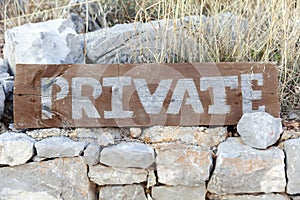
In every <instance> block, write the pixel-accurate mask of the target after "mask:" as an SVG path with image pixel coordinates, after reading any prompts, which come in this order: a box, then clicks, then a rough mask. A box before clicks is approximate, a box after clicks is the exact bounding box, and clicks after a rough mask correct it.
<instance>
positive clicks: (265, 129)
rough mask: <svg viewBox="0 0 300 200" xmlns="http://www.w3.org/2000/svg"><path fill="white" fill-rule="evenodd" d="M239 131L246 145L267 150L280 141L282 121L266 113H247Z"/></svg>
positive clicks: (240, 122) (240, 123)
mask: <svg viewBox="0 0 300 200" xmlns="http://www.w3.org/2000/svg"><path fill="white" fill-rule="evenodd" d="M237 131H238V133H239V134H240V135H241V137H242V140H243V142H244V143H245V144H247V145H249V146H251V147H254V148H258V149H266V148H268V147H269V146H271V145H273V144H275V143H276V142H277V141H278V139H279V137H280V134H281V133H282V125H281V119H280V118H274V117H273V116H272V115H270V114H268V113H266V112H254V113H246V114H244V115H243V116H242V118H241V119H240V121H239V123H238V125H237Z"/></svg>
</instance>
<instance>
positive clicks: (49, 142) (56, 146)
mask: <svg viewBox="0 0 300 200" xmlns="http://www.w3.org/2000/svg"><path fill="white" fill-rule="evenodd" d="M35 148H36V152H37V155H38V156H40V157H45V158H57V157H75V156H79V155H80V154H81V153H82V152H83V149H84V144H83V143H81V142H74V141H73V140H71V139H69V138H67V137H49V138H46V139H43V140H41V141H38V142H36V143H35Z"/></svg>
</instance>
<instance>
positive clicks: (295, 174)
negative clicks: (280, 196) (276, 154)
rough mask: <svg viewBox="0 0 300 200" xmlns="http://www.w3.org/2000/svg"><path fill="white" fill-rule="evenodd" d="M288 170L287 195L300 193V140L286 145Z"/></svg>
mask: <svg viewBox="0 0 300 200" xmlns="http://www.w3.org/2000/svg"><path fill="white" fill-rule="evenodd" d="M283 144H284V151H285V155H286V168H287V180H288V181H287V193H288V194H298V193H300V163H299V160H300V138H297V139H290V140H287V141H285V142H284V143H283Z"/></svg>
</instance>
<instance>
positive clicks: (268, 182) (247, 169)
mask: <svg viewBox="0 0 300 200" xmlns="http://www.w3.org/2000/svg"><path fill="white" fill-rule="evenodd" d="M217 156H218V157H217V161H216V166H215V170H214V172H213V175H212V177H211V179H210V181H209V183H208V191H209V192H211V193H215V194H237V193H239V194H241V193H259V192H263V193H271V192H285V186H286V180H285V165H284V153H283V151H282V150H281V149H279V148H277V147H274V148H270V149H268V150H258V149H254V148H251V147H249V146H247V145H245V144H243V143H242V141H241V140H240V139H239V138H228V139H227V140H226V141H225V142H223V143H221V144H220V145H219V146H218V152H217Z"/></svg>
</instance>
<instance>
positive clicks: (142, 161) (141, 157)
mask: <svg viewBox="0 0 300 200" xmlns="http://www.w3.org/2000/svg"><path fill="white" fill-rule="evenodd" d="M154 162H155V158H154V150H153V149H152V148H151V147H150V146H148V145H146V144H143V143H137V142H122V143H120V144H117V145H113V146H109V147H106V148H104V149H103V150H102V151H101V155H100V163H102V164H105V165H108V166H112V167H133V168H148V167H150V166H151V165H152V164H153V163H154Z"/></svg>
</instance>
